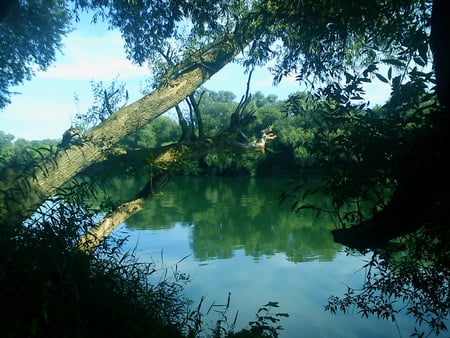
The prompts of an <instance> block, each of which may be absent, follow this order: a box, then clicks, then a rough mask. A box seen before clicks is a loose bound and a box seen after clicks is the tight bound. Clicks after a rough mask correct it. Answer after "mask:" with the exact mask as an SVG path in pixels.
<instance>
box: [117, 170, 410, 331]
mask: <svg viewBox="0 0 450 338" xmlns="http://www.w3.org/2000/svg"><path fill="white" fill-rule="evenodd" d="M285 183H286V182H285V181H282V180H275V179H256V180H255V179H248V178H177V179H175V180H174V181H173V182H171V183H170V184H169V185H168V186H167V187H166V188H165V190H164V192H163V193H162V194H161V196H160V197H158V198H157V199H156V200H153V201H151V202H150V203H148V205H147V206H146V207H145V209H144V210H143V211H142V212H140V213H139V214H136V215H135V216H133V217H132V218H130V219H129V220H128V221H127V223H126V225H124V226H122V227H120V228H119V229H118V230H117V231H116V233H117V234H121V235H126V236H129V241H128V244H127V245H128V246H129V247H130V248H133V249H135V250H136V252H137V254H138V256H139V257H140V258H141V260H150V259H151V260H157V261H161V260H164V264H165V265H167V266H174V265H175V264H176V263H177V262H178V261H179V260H180V259H181V258H183V257H186V256H188V257H187V258H186V259H184V260H183V261H182V262H180V263H179V264H177V269H178V270H181V271H182V272H184V273H186V274H188V275H190V277H191V279H192V281H191V282H190V283H189V284H188V285H187V286H186V288H185V293H186V295H187V296H188V297H189V298H191V299H192V300H193V301H194V302H198V301H200V299H201V297H202V296H205V297H206V298H205V301H204V307H205V312H206V310H207V308H208V307H209V305H211V304H212V303H215V304H223V303H226V301H227V297H228V293H231V308H230V310H229V318H230V322H232V321H233V318H234V315H235V313H236V311H238V310H239V314H238V317H237V318H238V320H237V327H238V328H240V327H245V326H246V324H247V323H248V321H250V320H253V319H254V313H255V312H256V311H257V310H258V308H259V307H260V306H261V305H263V304H265V303H266V302H267V301H277V302H279V304H280V308H279V309H277V311H279V312H287V313H289V314H290V317H289V318H283V319H282V321H281V322H280V324H281V325H282V326H283V327H284V331H282V333H281V337H346V338H352V337H364V338H367V337H400V336H403V337H407V336H409V334H410V333H411V332H412V327H413V325H414V321H413V319H408V318H398V320H397V322H396V323H394V322H391V321H384V320H378V319H376V318H369V319H363V318H360V316H359V315H358V314H357V313H355V314H352V313H350V314H337V315H332V314H331V313H329V312H325V311H324V305H325V304H326V303H327V299H328V297H329V296H330V295H343V294H344V292H346V291H347V285H348V286H351V287H353V288H358V287H360V286H361V285H362V283H363V280H364V271H363V270H362V268H361V267H362V266H363V264H364V261H365V260H367V259H368V257H362V256H356V257H355V256H347V255H346V254H345V253H344V251H343V248H342V247H341V246H339V245H337V244H335V243H333V241H332V237H331V234H330V230H331V229H333V228H334V224H333V221H332V220H331V219H330V218H329V217H327V216H325V215H324V216H320V217H316V214H315V213H314V212H311V211H309V212H307V211H304V212H303V213H297V214H295V213H292V212H291V211H290V208H289V205H288V204H286V205H284V204H283V205H280V204H279V194H280V192H281V190H282V189H283V188H284V187H285ZM316 203H321V204H322V205H326V200H325V199H320V198H318V199H317V201H316ZM219 318H220V317H218V316H217V314H216V315H215V314H214V311H212V312H211V313H210V315H209V316H208V317H207V320H210V321H216V320H217V319H219Z"/></svg>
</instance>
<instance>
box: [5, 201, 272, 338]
mask: <svg viewBox="0 0 450 338" xmlns="http://www.w3.org/2000/svg"><path fill="white" fill-rule="evenodd" d="M42 210H43V211H41V212H38V213H36V214H35V215H34V216H33V217H32V219H30V221H29V222H27V224H26V226H23V227H21V228H20V229H17V228H13V227H8V226H7V225H5V226H0V304H1V306H0V337H162V338H164V337H171V338H172V337H173V338H176V337H200V336H204V335H205V334H206V335H209V336H212V337H218V338H220V337H277V336H278V333H277V331H278V328H277V329H273V330H272V331H270V330H268V329H267V327H266V326H264V330H262V331H261V330H259V331H258V332H259V333H261V334H258V335H256V334H253V335H251V336H249V335H247V334H250V333H251V332H252V331H254V333H256V332H257V330H254V329H253V326H255V325H257V324H253V325H252V326H251V328H250V330H243V331H242V332H244V333H245V334H246V335H244V336H241V335H235V333H234V330H233V327H232V326H229V325H227V324H226V323H225V321H224V320H223V318H225V316H224V314H225V311H226V310H227V308H225V310H224V312H223V316H222V319H221V320H219V321H218V322H217V325H216V326H215V327H213V328H211V329H208V327H207V325H205V324H204V323H203V321H202V319H203V317H202V314H201V303H200V304H199V305H198V306H196V307H192V305H193V303H192V302H191V301H190V300H189V299H187V298H186V297H185V296H184V295H183V287H184V285H185V283H187V282H188V281H189V278H188V276H186V275H185V274H183V273H181V272H180V271H178V269H177V268H176V267H173V268H171V267H166V266H162V265H158V264H159V263H158V264H157V263H154V262H151V263H142V262H139V261H138V259H137V258H136V256H135V255H134V252H132V251H131V252H124V251H123V250H122V245H121V242H122V241H123V239H120V238H110V239H108V240H107V241H105V242H104V243H103V244H102V246H101V247H99V248H98V249H97V250H96V251H95V252H94V253H91V254H86V253H84V252H83V251H80V250H79V249H77V247H76V245H75V244H76V243H77V240H78V238H79V236H80V234H81V233H83V231H86V230H87V229H88V228H89V227H91V226H92V225H93V224H94V223H95V216H94V214H92V213H90V212H88V211H87V210H86V209H84V208H82V207H79V206H77V204H76V203H65V202H64V200H63V199H59V200H55V201H51V202H50V203H49V204H47V206H46V207H45V208H44V209H42ZM11 229H13V230H11ZM155 277H156V278H155ZM261 318H262V317H261ZM274 318H275V317H274ZM266 324H267V323H266ZM264 325H265V324H264ZM269 334H270V335H269Z"/></svg>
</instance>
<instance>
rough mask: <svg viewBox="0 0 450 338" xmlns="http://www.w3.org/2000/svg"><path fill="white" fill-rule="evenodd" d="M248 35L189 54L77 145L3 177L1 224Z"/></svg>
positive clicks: (15, 220)
mask: <svg viewBox="0 0 450 338" xmlns="http://www.w3.org/2000/svg"><path fill="white" fill-rule="evenodd" d="M251 39H252V38H251V37H248V38H246V39H244V38H243V37H242V36H237V35H235V34H228V35H226V36H224V37H223V38H221V39H218V40H216V41H214V42H212V43H211V44H209V45H207V46H206V47H205V48H202V49H200V50H199V51H197V52H196V53H193V54H192V55H191V56H189V57H188V58H187V59H186V60H184V61H183V62H182V63H181V64H179V65H177V66H175V67H173V68H171V70H170V72H168V76H167V81H166V85H165V86H164V87H161V88H158V89H156V90H155V91H153V92H152V93H150V94H149V95H147V96H145V97H144V98H142V99H140V100H138V101H137V102H135V103H133V104H131V105H129V106H127V107H124V108H122V109H120V110H119V111H118V112H116V113H114V114H113V115H111V116H110V117H109V118H108V119H107V120H105V121H104V122H103V123H101V124H100V125H99V126H98V127H96V128H94V129H92V130H90V131H88V132H87V133H86V134H85V135H84V136H83V139H82V144H81V145H72V146H70V147H69V148H67V149H61V150H59V151H58V152H57V153H56V154H55V155H54V156H53V157H52V158H48V159H47V160H46V161H43V162H41V163H39V164H38V165H37V166H36V167H34V168H33V170H32V172H29V173H24V174H22V175H17V174H16V173H12V174H11V175H9V176H8V177H2V182H0V191H1V192H2V194H0V198H2V199H3V200H0V205H2V204H3V205H4V206H5V208H3V209H2V210H0V223H1V224H2V225H10V226H18V225H19V224H21V222H22V221H23V220H24V219H26V218H27V217H29V216H30V215H31V214H32V213H33V212H34V210H36V208H37V207H38V206H39V205H41V204H42V202H43V201H44V200H45V199H46V198H47V197H48V196H50V195H51V194H53V193H54V192H55V191H56V189H57V188H58V187H60V186H62V185H63V184H64V183H66V182H68V181H69V180H70V179H72V178H73V177H74V176H75V175H77V174H79V173H80V172H82V171H83V170H84V169H86V168H87V167H89V166H90V165H92V164H93V163H96V162H97V161H99V160H100V159H101V158H102V156H103V155H104V154H105V152H106V151H107V150H108V149H110V148H111V147H112V146H113V145H114V144H115V143H116V142H118V141H120V140H121V139H122V138H124V137H125V136H127V135H129V134H130V133H132V132H134V131H136V130H138V129H139V128H141V127H143V126H144V125H146V124H148V123H149V122H150V121H152V120H153V119H155V118H156V117H158V116H159V115H161V114H163V113H164V112H166V111H167V110H168V109H170V108H171V107H173V106H174V105H176V104H178V103H179V102H180V101H182V100H183V99H185V98H186V97H188V96H189V95H190V94H192V93H193V92H194V91H195V90H196V89H197V88H198V87H200V86H201V85H202V84H203V83H204V82H205V81H206V80H208V79H209V78H210V77H211V76H212V75H213V74H215V73H216V72H217V71H219V70H220V69H221V68H222V67H224V66H225V65H226V64H228V63H229V62H230V61H231V60H232V59H233V58H234V57H235V56H236V55H237V54H239V53H240V52H241V51H242V49H243V46H245V45H246V44H247V43H249V41H251Z"/></svg>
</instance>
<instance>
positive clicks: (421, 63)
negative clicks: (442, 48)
mask: <svg viewBox="0 0 450 338" xmlns="http://www.w3.org/2000/svg"><path fill="white" fill-rule="evenodd" d="M414 62H415V63H417V64H418V65H419V66H422V67H425V66H426V64H427V63H426V62H425V61H424V60H423V59H422V58H421V57H419V56H416V57H415V58H414Z"/></svg>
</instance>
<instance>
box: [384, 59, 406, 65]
mask: <svg viewBox="0 0 450 338" xmlns="http://www.w3.org/2000/svg"><path fill="white" fill-rule="evenodd" d="M381 61H382V62H384V63H387V64H389V65H393V66H397V67H405V66H406V65H405V63H404V62H402V61H400V60H398V59H384V60H381Z"/></svg>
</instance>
